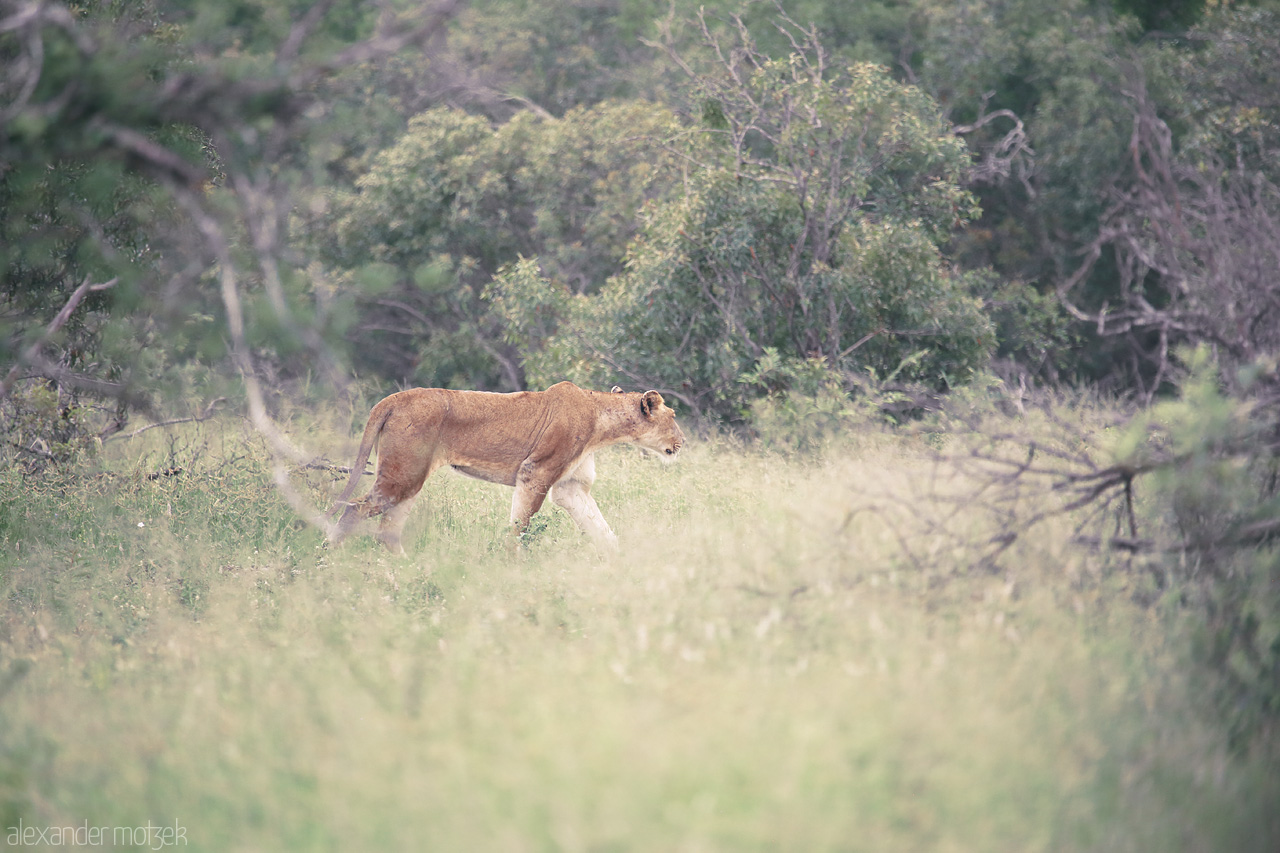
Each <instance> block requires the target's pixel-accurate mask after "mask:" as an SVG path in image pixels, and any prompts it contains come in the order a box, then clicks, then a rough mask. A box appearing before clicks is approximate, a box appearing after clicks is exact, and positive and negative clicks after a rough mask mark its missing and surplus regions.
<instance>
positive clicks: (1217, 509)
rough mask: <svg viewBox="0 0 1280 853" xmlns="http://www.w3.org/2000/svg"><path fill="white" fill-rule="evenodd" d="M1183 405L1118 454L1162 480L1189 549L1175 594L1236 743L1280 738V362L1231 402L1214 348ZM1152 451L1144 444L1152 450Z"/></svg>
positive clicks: (1202, 357) (1139, 425)
mask: <svg viewBox="0 0 1280 853" xmlns="http://www.w3.org/2000/svg"><path fill="white" fill-rule="evenodd" d="M1185 356H1186V361H1187V363H1188V369H1189V373H1188V376H1187V377H1186V379H1185V380H1184V381H1183V383H1182V393H1181V396H1180V397H1179V398H1178V399H1177V400H1168V401H1164V402H1161V403H1160V404H1158V405H1157V406H1155V407H1153V408H1152V409H1151V410H1150V411H1149V412H1146V413H1144V414H1143V415H1142V416H1140V417H1139V418H1138V419H1136V420H1135V422H1134V423H1133V425H1131V427H1130V429H1129V435H1128V436H1127V437H1126V438H1123V439H1121V442H1120V447H1119V448H1118V454H1119V455H1120V456H1121V458H1122V459H1123V460H1127V463H1128V464H1131V465H1134V466H1135V467H1136V468H1139V469H1142V468H1145V469H1148V470H1152V471H1153V472H1154V473H1153V486H1154V489H1155V492H1156V494H1158V495H1160V499H1161V503H1162V504H1163V505H1164V506H1165V507H1167V511H1168V513H1169V515H1170V521H1171V523H1172V526H1173V528H1174V530H1175V531H1176V535H1177V537H1178V539H1179V540H1180V542H1179V544H1178V547H1177V548H1176V550H1175V551H1174V553H1173V554H1172V555H1171V556H1170V557H1169V559H1168V560H1167V561H1166V563H1165V571H1166V572H1167V574H1168V578H1169V580H1168V583H1169V584H1170V585H1171V588H1172V591H1173V592H1174V593H1175V594H1177V595H1178V596H1179V597H1180V601H1181V604H1182V606H1183V607H1185V608H1186V609H1187V611H1188V613H1189V615H1190V617H1191V619H1192V620H1193V621H1194V622H1195V623H1196V624H1197V626H1198V629H1199V636H1198V641H1197V644H1196V647H1195V653H1196V660H1197V663H1198V664H1199V665H1200V666H1201V667H1202V668H1203V670H1204V672H1205V673H1206V677H1207V679H1208V680H1209V682H1210V684H1211V693H1210V695H1212V696H1213V697H1214V699H1215V700H1216V710H1217V713H1219V714H1220V715H1221V717H1222V719H1223V720H1224V721H1225V722H1226V724H1227V726H1228V728H1229V731H1230V734H1231V737H1232V741H1233V743H1234V744H1235V745H1236V746H1237V747H1241V748H1247V747H1248V746H1250V745H1251V744H1252V743H1253V742H1254V741H1256V739H1257V738H1258V737H1259V736H1262V735H1266V734H1269V733H1272V732H1274V731H1276V729H1277V726H1280V548H1278V547H1277V542H1278V539H1277V536H1278V534H1280V524H1278V523H1277V519H1278V518H1280V414H1278V409H1277V405H1276V403H1277V395H1276V389H1277V382H1276V368H1275V363H1274V360H1272V361H1271V362H1270V363H1268V364H1265V365H1255V366H1253V367H1252V369H1251V370H1249V371H1248V373H1249V374H1250V376H1247V377H1244V379H1246V380H1248V379H1252V380H1253V381H1252V382H1251V383H1249V385H1248V386H1247V387H1246V392H1247V393H1248V394H1250V395H1251V396H1249V397H1236V396H1231V395H1228V394H1226V393H1224V391H1223V388H1222V384H1221V380H1220V376H1219V369H1218V364H1217V363H1216V361H1215V360H1214V359H1213V358H1212V357H1211V355H1210V353H1209V351H1208V349H1207V348H1203V347H1202V348H1200V349H1198V350H1196V351H1194V352H1188V353H1186V354H1185ZM1144 438H1145V439H1146V440H1145V441H1144V440H1142V439H1144Z"/></svg>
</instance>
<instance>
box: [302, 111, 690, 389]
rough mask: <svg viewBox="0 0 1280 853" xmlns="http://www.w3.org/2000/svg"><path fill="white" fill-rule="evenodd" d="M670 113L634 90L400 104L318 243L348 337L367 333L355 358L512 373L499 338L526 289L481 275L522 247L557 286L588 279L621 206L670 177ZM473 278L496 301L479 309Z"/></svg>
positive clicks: (414, 371)
mask: <svg viewBox="0 0 1280 853" xmlns="http://www.w3.org/2000/svg"><path fill="white" fill-rule="evenodd" d="M671 121H672V119H671V117H670V114H669V113H668V112H667V111H666V110H665V109H663V108H660V107H657V106H652V105H648V104H644V103H638V102H631V103H605V104H600V105H597V106H593V107H590V108H579V109H574V110H570V111H569V112H568V113H567V114H566V115H565V116H564V117H563V118H561V119H552V118H544V117H539V116H536V115H534V114H533V113H531V112H525V113H521V114H520V115H518V116H516V117H515V118H513V119H511V120H510V121H508V122H506V123H505V124H503V125H501V126H498V127H496V128H495V127H492V126H491V125H490V124H489V123H488V122H487V121H485V120H483V119H480V118H477V117H475V116H470V115H467V114H466V113H463V112H461V111H459V110H453V109H443V108H441V109H435V110H431V111H428V112H426V113H423V114H422V115H419V116H416V117H414V118H413V119H412V120H411V121H410V123H409V129H408V131H407V132H406V133H405V134H404V135H403V136H402V137H401V138H400V139H399V141H397V143H396V144H395V145H393V146H391V147H390V148H388V149H386V150H384V151H382V152H379V153H378V154H377V155H376V156H375V157H374V158H373V160H372V162H371V164H370V167H369V169H368V171H367V172H366V173H365V174H364V175H362V176H361V177H360V179H359V180H358V182H357V188H356V191H355V192H353V193H351V194H349V195H347V196H345V197H342V198H340V199H338V201H337V203H336V205H335V208H334V212H333V214H332V226H331V228H332V231H331V232H330V233H332V234H333V236H334V238H335V239H334V240H333V241H332V243H331V244H326V245H322V246H321V247H320V248H321V249H322V250H323V251H324V253H325V256H326V258H327V260H328V263H329V265H330V266H331V267H332V268H333V269H334V270H335V277H336V279H337V281H339V282H340V283H341V285H342V287H343V288H344V289H348V288H349V289H350V290H351V291H352V292H353V293H354V294H355V298H356V310H357V311H358V312H359V314H360V317H361V319H360V320H359V321H358V322H356V323H354V324H353V325H352V326H350V327H349V328H348V330H347V334H348V336H350V337H352V338H360V339H361V340H365V341H367V340H369V339H372V340H374V341H378V342H379V343H380V344H382V345H380V346H378V347H361V348H359V349H357V350H356V356H357V363H358V364H361V365H363V366H371V367H376V369H377V370H379V371H380V372H382V373H384V374H391V375H394V376H397V377H400V378H403V379H406V380H412V381H415V382H418V383H421V384H428V385H451V384H457V385H460V386H470V387H477V386H478V387H494V386H503V385H505V386H507V387H511V388H517V387H523V384H524V380H523V376H522V373H521V371H520V370H519V368H518V365H517V364H516V360H517V359H516V357H515V355H514V353H513V352H512V349H513V345H514V344H516V343H517V338H518V336H519V335H518V333H517V332H516V329H517V328H525V327H524V326H522V325H521V324H520V323H519V322H518V321H515V319H514V316H513V315H512V313H511V312H512V311H513V310H515V306H516V304H517V303H519V302H520V301H522V300H526V297H523V296H520V295H519V294H517V293H516V291H515V290H514V289H513V287H512V284H511V281H508V284H506V285H504V284H502V283H500V282H499V283H495V284H493V285H490V279H492V278H493V277H494V276H495V275H498V277H499V279H502V278H503V276H502V274H500V272H499V271H500V270H502V269H504V268H507V266H508V265H511V264H515V263H516V262H517V261H518V259H519V258H521V257H528V258H532V257H535V256H536V258H537V265H538V266H539V267H540V268H541V269H542V270H543V272H544V274H545V275H546V276H547V277H548V278H550V279H551V280H553V281H555V282H557V286H559V287H568V288H570V289H571V290H573V291H574V292H578V293H581V292H589V291H594V290H596V289H598V287H599V285H600V283H601V282H603V281H604V279H605V278H606V277H607V276H608V275H610V274H611V273H612V272H614V271H615V270H617V269H618V267H619V265H620V263H621V259H622V256H623V252H624V249H625V246H626V243H627V241H628V240H629V239H630V237H631V235H632V234H633V233H634V230H635V218H634V211H635V210H636V209H637V208H638V207H640V206H641V205H642V204H644V202H645V200H646V199H649V198H653V197H657V196H661V195H664V194H666V193H667V192H669V190H670V188H671V182H672V180H673V177H674V173H673V171H672V169H671V162H670V156H669V155H668V154H667V153H665V152H664V151H663V150H662V148H661V147H660V143H661V141H662V140H663V139H664V138H665V137H666V136H667V135H669V133H670V132H671V127H672V124H671ZM375 265H376V266H375ZM371 271H376V273H377V274H376V275H373V276H372V278H371V277H370V276H371ZM486 287H490V288H492V290H491V292H492V293H494V294H498V293H503V294H505V296H506V299H507V304H505V305H504V306H499V307H498V308H497V310H496V311H490V307H489V306H488V305H487V304H486V303H485V302H484V301H483V298H482V296H483V293H484V292H485V288H486ZM513 300H514V301H513ZM526 301H527V300H526ZM512 322H515V323H516V325H515V326H510V325H508V326H505V327H504V326H503V325H500V323H508V324H509V323H512ZM545 323H546V320H539V321H537V323H536V324H535V325H539V328H541V327H542V326H545ZM409 338H412V339H413V340H412V341H410V340H408V339H409ZM531 343H532V342H524V345H525V348H526V349H527V348H529V346H531ZM449 352H451V353H453V354H454V356H453V357H452V358H450V357H447V355H446V353H449ZM442 355H446V357H445V359H444V361H443V362H442V361H441V360H440V358H441V356H442ZM451 365H453V366H452V367H451Z"/></svg>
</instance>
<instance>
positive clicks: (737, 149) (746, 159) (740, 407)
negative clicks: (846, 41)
mask: <svg viewBox="0 0 1280 853" xmlns="http://www.w3.org/2000/svg"><path fill="white" fill-rule="evenodd" d="M807 62H808V59H807V58H806V57H805V56H802V55H795V56H793V57H792V58H791V60H790V61H789V62H774V61H762V64H761V65H760V66H759V68H758V69H756V70H755V71H754V73H753V74H752V75H751V76H750V78H749V80H748V81H747V82H746V83H743V84H742V85H741V87H739V86H738V84H737V83H734V82H733V81H732V80H730V81H728V82H725V81H722V80H716V79H710V78H699V79H697V80H695V81H694V89H695V92H700V93H701V94H700V95H698V96H697V97H700V98H701V99H702V100H704V101H705V100H706V99H712V100H714V101H715V102H716V103H718V104H719V105H720V114H721V115H723V116H724V118H725V121H726V123H727V127H728V129H727V130H724V131H720V130H717V129H715V128H712V129H710V130H708V131H707V132H704V133H698V134H696V135H695V136H694V137H693V139H694V144H693V147H691V148H690V155H689V156H690V158H691V159H693V160H695V161H697V162H700V163H702V167H701V169H700V170H699V171H698V172H696V173H694V174H693V175H691V176H690V177H689V178H688V180H687V182H686V189H685V195H684V196H683V197H682V198H679V199H676V200H673V201H670V202H667V203H665V204H658V205H655V206H653V207H652V208H650V209H648V210H647V211H646V212H645V214H644V227H643V229H642V231H641V232H640V234H639V235H638V237H637V238H636V240H635V241H634V243H633V244H632V245H631V247H630V248H629V250H628V256H627V260H626V263H625V270H624V271H623V272H622V273H620V274H619V275H617V276H615V277H614V278H613V279H611V280H610V281H609V283H608V285H607V286H606V288H605V290H604V291H602V292H601V294H600V295H599V296H598V297H592V298H588V299H582V300H577V301H575V302H573V303H571V305H570V310H569V312H568V315H567V316H566V319H565V322H564V324H563V326H562V328H561V329H560V330H559V331H558V333H557V335H556V336H555V339H554V340H552V341H551V342H550V343H548V345H547V346H546V348H545V349H544V350H543V351H542V352H540V353H538V352H527V353H526V365H527V366H528V370H529V374H530V377H531V378H532V377H535V376H536V377H538V378H539V379H541V380H543V381H545V380H547V379H549V378H550V377H552V376H556V375H569V376H574V377H576V378H579V379H581V380H583V381H588V382H597V383H598V382H601V381H602V380H606V378H607V377H609V376H611V375H617V374H619V373H620V374H622V375H624V376H627V377H629V378H630V379H631V380H632V381H635V382H639V383H642V384H647V385H650V386H653V387H658V388H662V389H664V390H667V389H670V390H671V391H672V393H675V394H678V395H679V396H680V397H681V398H682V399H684V400H686V401H687V402H689V403H690V404H691V405H693V406H694V407H695V409H696V410H697V411H699V412H701V413H704V414H710V415H713V416H715V417H718V418H728V419H736V418H740V417H742V416H743V415H745V414H746V411H747V406H748V403H749V401H750V399H751V398H753V397H755V396H758V395H759V389H758V388H757V387H755V386H753V385H752V384H750V383H743V382H741V381H739V380H740V378H741V377H742V376H744V375H745V374H746V373H747V372H748V371H750V370H751V369H752V367H753V365H755V363H756V362H757V360H759V359H760V358H762V357H763V356H764V355H765V353H766V351H768V350H769V349H773V350H775V351H777V352H778V353H781V354H782V355H783V356H784V357H786V358H787V359H804V358H812V357H823V358H825V360H826V362H827V364H828V367H829V368H830V369H831V370H833V371H836V373H837V374H839V373H841V372H846V371H853V372H862V373H865V372H875V373H879V374H880V375H884V374H887V373H889V372H891V371H895V370H897V369H898V368H899V366H900V365H901V364H903V362H904V360H905V359H906V358H907V356H909V355H911V354H913V353H915V352H917V351H919V350H921V349H924V350H926V352H925V353H924V354H923V356H922V357H920V358H918V359H914V360H912V361H911V363H910V365H909V366H908V367H907V368H906V369H905V370H904V371H903V378H904V379H910V380H917V381H923V382H927V383H930V384H933V385H936V386H942V387H946V386H950V385H953V384H956V383H962V382H964V381H965V379H966V378H967V377H968V376H969V375H970V374H971V372H972V371H973V370H974V369H975V368H976V367H978V366H980V365H981V364H983V363H984V362H985V360H986V358H987V356H988V354H989V352H990V350H991V347H992V346H993V343H994V341H993V334H992V330H991V327H990V324H989V321H988V320H987V318H986V317H985V316H984V315H983V313H982V311H981V306H980V304H979V302H978V300H976V299H975V298H974V297H972V296H971V295H969V293H968V292H967V282H966V281H965V279H964V278H963V277H961V276H958V275H956V274H955V273H954V272H953V271H952V270H950V269H949V268H948V267H947V265H946V264H945V262H944V260H943V258H942V255H941V252H940V250H939V248H938V242H939V241H940V240H941V239H942V237H943V235H944V234H945V233H946V231H947V229H949V228H950V227H951V225H952V224H954V223H955V222H956V221H957V219H963V218H964V217H966V216H967V215H969V214H970V213H971V212H972V207H971V200H970V198H969V197H968V196H967V194H965V193H964V192H963V190H961V189H960V187H959V185H958V183H957V181H958V177H959V174H960V172H961V170H962V167H963V163H964V149H963V145H962V144H960V143H959V142H958V141H957V140H956V139H955V137H953V136H950V135H948V134H945V133H944V132H943V131H942V128H941V127H940V126H939V125H938V121H937V116H936V113H935V112H934V111H933V110H932V107H931V104H930V102H929V100H928V98H927V97H925V96H924V95H923V94H922V93H921V92H920V91H919V90H917V89H914V88H912V87H905V86H901V85H899V84H896V83H894V82H893V81H892V80H891V79H890V78H889V77H888V75H887V74H885V73H884V72H883V71H882V70H879V69H876V68H873V67H871V66H865V65H863V66H855V67H852V68H849V69H846V71H845V73H843V74H840V75H834V74H833V75H831V76H830V77H826V76H823V75H822V74H819V73H816V71H815V70H814V69H813V68H812V67H810V66H808V65H807V64H806V63H807ZM748 104H758V105H759V108H758V110H757V111H756V112H751V111H749V110H748V108H747V105H748Z"/></svg>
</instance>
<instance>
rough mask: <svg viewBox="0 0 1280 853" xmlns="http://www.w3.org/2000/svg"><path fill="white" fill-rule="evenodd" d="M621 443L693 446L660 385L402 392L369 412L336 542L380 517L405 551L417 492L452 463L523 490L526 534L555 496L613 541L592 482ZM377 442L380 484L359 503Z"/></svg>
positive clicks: (520, 512)
mask: <svg viewBox="0 0 1280 853" xmlns="http://www.w3.org/2000/svg"><path fill="white" fill-rule="evenodd" d="M620 442H628V443H631V444H636V445H639V446H640V447H644V448H647V449H649V450H653V451H656V452H657V453H660V454H663V455H664V456H668V457H670V456H674V455H675V454H676V452H677V451H679V450H680V447H681V445H682V444H684V434H683V433H682V432H681V431H680V427H679V425H678V424H676V421H675V412H673V411H672V410H671V409H670V408H669V407H668V406H667V405H666V403H665V402H664V401H663V399H662V395H661V394H659V393H658V392H657V391H646V392H644V393H642V394H641V393H622V392H620V391H617V390H616V389H615V392H614V393H609V394H605V393H601V392H598V391H587V390H584V389H582V388H579V387H578V386H576V385H574V384H573V383H571V382H561V383H559V384H557V385H553V386H551V387H550V388H548V389H547V390H546V391H518V392H516V393H513V394H495V393H490V392H486V391H451V390H447V389H443V388H413V389H410V390H408V391H401V392H400V393H398V394H392V395H391V396H389V397H387V398H386V399H384V400H382V401H381V402H380V403H378V404H377V405H376V406H374V407H373V411H372V412H371V413H370V414H369V422H368V424H367V425H366V426H365V429H364V437H363V438H362V439H361V441H360V451H359V453H357V455H356V461H355V464H353V465H352V466H351V479H350V480H349V481H348V482H347V485H346V488H344V489H343V490H342V495H341V496H340V497H339V498H338V500H337V504H336V505H335V507H334V509H333V513H337V512H338V511H339V510H342V516H341V519H340V520H339V521H338V524H337V526H336V528H335V531H334V533H333V536H332V539H331V541H332V542H333V543H334V544H337V543H338V542H340V541H342V539H343V538H344V537H345V536H346V535H347V534H349V533H350V532H351V530H352V528H354V527H355V525H356V524H357V523H358V522H359V520H360V519H361V518H373V517H380V518H381V524H380V531H379V534H378V538H379V539H380V540H381V541H382V542H383V544H385V545H386V546H387V548H388V549H389V550H391V551H392V552H395V553H400V554H403V553H404V547H403V546H402V544H401V541H400V536H401V532H402V530H403V528H404V522H405V518H406V517H407V516H408V513H409V508H410V506H412V502H413V499H414V497H415V496H417V494H418V492H419V491H420V490H421V489H422V484H423V483H424V482H425V481H426V479H427V477H429V476H431V474H432V473H433V472H434V471H436V470H437V469H438V468H440V467H442V466H445V465H448V466H450V467H452V468H454V469H455V470H457V471H459V472H461V473H463V474H466V475H468V476H471V477H476V478H479V479H481V480H488V481H490V482H493V483H505V484H506V485H508V486H513V487H515V495H514V496H513V498H512V501H511V524H512V528H513V532H514V533H516V534H519V533H520V532H523V531H524V530H525V528H527V527H528V524H529V519H530V518H532V517H533V515H534V513H536V512H537V511H538V510H539V509H540V508H541V507H542V502H543V500H545V499H546V497H547V495H548V494H550V495H551V498H552V500H553V501H554V502H555V503H556V504H558V505H559V506H561V507H563V508H564V509H565V510H566V511H567V512H568V513H569V515H570V517H571V518H573V520H574V522H576V523H577V525H578V526H579V527H580V528H582V530H583V531H584V532H586V533H587V534H588V535H590V536H591V537H592V538H593V539H594V540H596V542H597V543H599V544H602V545H607V544H611V543H613V542H615V541H616V537H615V536H614V535H613V531H612V530H610V529H609V525H608V523H607V522H606V521H605V520H604V517H603V516H602V515H601V514H600V508H599V507H598V506H596V502H595V499H594V498H593V497H591V484H592V483H593V482H594V481H595V473H596V472H595V457H594V453H595V451H596V450H598V449H599V448H601V447H607V446H609V445H611V444H618V443H620ZM375 446H376V447H377V449H378V468H377V473H376V474H375V479H374V484H373V488H372V489H370V491H369V494H368V495H366V496H365V497H363V498H361V499H360V500H358V501H356V502H354V503H351V502H350V500H351V495H352V494H353V493H354V492H355V489H356V484H357V483H358V482H359V480H360V476H361V474H363V473H364V468H365V464H366V463H367V462H368V461H369V454H370V453H371V452H372V451H373V449H374V447H375ZM344 508H345V509H344Z"/></svg>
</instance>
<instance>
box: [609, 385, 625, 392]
mask: <svg viewBox="0 0 1280 853" xmlns="http://www.w3.org/2000/svg"><path fill="white" fill-rule="evenodd" d="M609 393H610V394H621V393H622V386H621V385H614V386H613V387H612V388H610V389H609Z"/></svg>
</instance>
